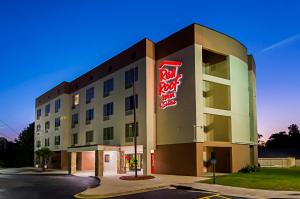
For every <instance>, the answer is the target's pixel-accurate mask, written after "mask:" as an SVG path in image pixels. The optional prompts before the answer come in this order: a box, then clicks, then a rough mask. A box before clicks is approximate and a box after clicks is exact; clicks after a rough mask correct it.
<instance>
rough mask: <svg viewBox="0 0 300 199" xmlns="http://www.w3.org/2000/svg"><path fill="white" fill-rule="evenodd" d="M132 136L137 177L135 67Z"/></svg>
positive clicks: (135, 174)
mask: <svg viewBox="0 0 300 199" xmlns="http://www.w3.org/2000/svg"><path fill="white" fill-rule="evenodd" d="M132 93H133V135H134V176H135V177H137V139H136V138H137V135H136V107H135V67H133V83H132Z"/></svg>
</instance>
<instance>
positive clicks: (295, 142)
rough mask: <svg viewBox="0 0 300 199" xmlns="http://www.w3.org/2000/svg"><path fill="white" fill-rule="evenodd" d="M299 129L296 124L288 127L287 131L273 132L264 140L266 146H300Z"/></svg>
mask: <svg viewBox="0 0 300 199" xmlns="http://www.w3.org/2000/svg"><path fill="white" fill-rule="evenodd" d="M299 143H300V131H299V127H298V126H297V125H296V124H291V125H290V126H289V127H288V132H285V131H281V132H279V133H274V134H272V135H271V136H270V137H269V140H268V141H267V142H266V147H267V148H300V145H299Z"/></svg>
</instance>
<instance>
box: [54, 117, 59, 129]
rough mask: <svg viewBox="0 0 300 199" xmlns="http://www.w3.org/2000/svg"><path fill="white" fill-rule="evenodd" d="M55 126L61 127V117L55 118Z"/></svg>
mask: <svg viewBox="0 0 300 199" xmlns="http://www.w3.org/2000/svg"><path fill="white" fill-rule="evenodd" d="M54 123H55V127H59V126H60V117H57V118H55V121H54Z"/></svg>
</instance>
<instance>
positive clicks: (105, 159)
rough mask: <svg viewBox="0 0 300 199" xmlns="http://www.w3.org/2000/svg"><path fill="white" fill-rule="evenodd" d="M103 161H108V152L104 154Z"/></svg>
mask: <svg viewBox="0 0 300 199" xmlns="http://www.w3.org/2000/svg"><path fill="white" fill-rule="evenodd" d="M104 162H109V154H105V155H104Z"/></svg>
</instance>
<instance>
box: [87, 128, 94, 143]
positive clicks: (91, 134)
mask: <svg viewBox="0 0 300 199" xmlns="http://www.w3.org/2000/svg"><path fill="white" fill-rule="evenodd" d="M85 140H86V143H87V144H89V143H91V142H93V141H94V131H87V132H86V134H85Z"/></svg>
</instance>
